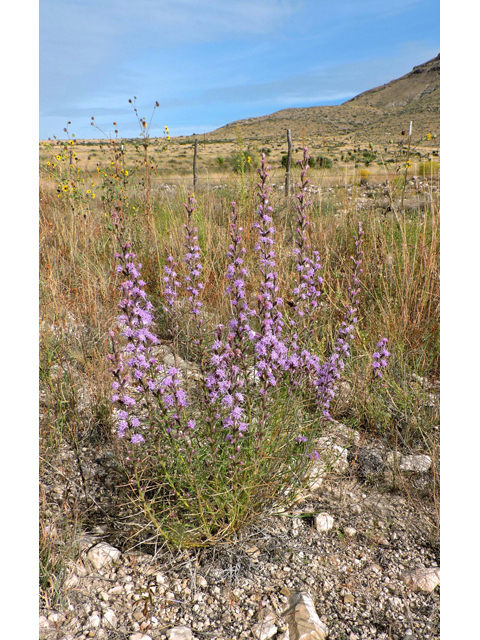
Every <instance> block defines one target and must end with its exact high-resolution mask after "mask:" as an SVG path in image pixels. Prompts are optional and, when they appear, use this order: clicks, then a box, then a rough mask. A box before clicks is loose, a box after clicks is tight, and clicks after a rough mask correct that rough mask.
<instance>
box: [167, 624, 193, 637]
mask: <svg viewBox="0 0 480 640" xmlns="http://www.w3.org/2000/svg"><path fill="white" fill-rule="evenodd" d="M167 638H168V640H192V638H193V635H192V630H191V629H190V628H189V627H185V626H180V627H173V628H172V629H169V630H168V631H167Z"/></svg>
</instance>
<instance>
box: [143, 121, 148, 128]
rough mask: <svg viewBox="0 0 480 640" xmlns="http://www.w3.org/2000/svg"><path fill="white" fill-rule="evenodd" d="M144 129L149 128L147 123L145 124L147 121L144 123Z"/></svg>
mask: <svg viewBox="0 0 480 640" xmlns="http://www.w3.org/2000/svg"><path fill="white" fill-rule="evenodd" d="M143 128H144V129H146V128H147V123H146V122H145V120H144V121H143Z"/></svg>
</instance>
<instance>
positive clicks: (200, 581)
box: [197, 575, 208, 589]
mask: <svg viewBox="0 0 480 640" xmlns="http://www.w3.org/2000/svg"><path fill="white" fill-rule="evenodd" d="M197 585H198V586H199V587H201V588H202V589H206V588H207V587H208V582H207V581H206V580H205V578H204V577H203V576H200V575H198V576H197Z"/></svg>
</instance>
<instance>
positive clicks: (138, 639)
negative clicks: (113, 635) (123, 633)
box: [128, 632, 152, 640]
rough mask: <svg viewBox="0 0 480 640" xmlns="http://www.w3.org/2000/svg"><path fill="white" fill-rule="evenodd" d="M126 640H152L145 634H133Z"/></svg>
mask: <svg viewBox="0 0 480 640" xmlns="http://www.w3.org/2000/svg"><path fill="white" fill-rule="evenodd" d="M128 640H152V638H151V636H147V635H146V634H145V633H140V632H138V633H133V634H132V635H131V636H129V637H128Z"/></svg>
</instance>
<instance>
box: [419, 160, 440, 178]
mask: <svg viewBox="0 0 480 640" xmlns="http://www.w3.org/2000/svg"><path fill="white" fill-rule="evenodd" d="M418 172H419V174H420V175H421V176H422V177H424V178H425V177H427V178H428V176H431V175H438V174H439V173H440V163H439V162H435V160H428V161H427V162H421V163H420V164H419V165H418Z"/></svg>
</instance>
